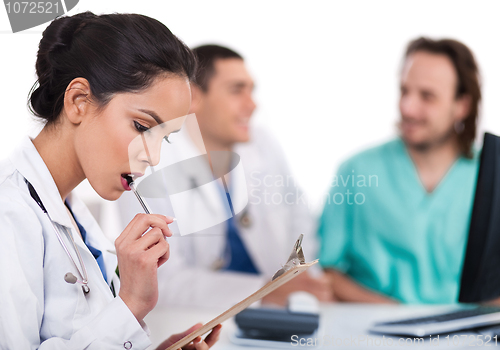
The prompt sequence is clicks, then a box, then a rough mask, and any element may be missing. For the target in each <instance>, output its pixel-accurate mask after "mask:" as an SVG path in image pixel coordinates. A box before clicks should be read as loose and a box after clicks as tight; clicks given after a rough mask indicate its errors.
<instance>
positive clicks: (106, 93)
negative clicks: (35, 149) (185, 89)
mask: <svg viewBox="0 0 500 350" xmlns="http://www.w3.org/2000/svg"><path fill="white" fill-rule="evenodd" d="M195 70H196V59H195V57H194V55H193V53H192V52H191V50H190V49H189V48H188V47H187V46H186V45H185V44H184V43H183V42H182V41H180V40H179V39H178V38H177V37H176V36H175V35H173V34H172V32H170V30H169V29H168V28H167V27H165V26H164V25H163V24H162V23H160V22H159V21H157V20H155V19H152V18H150V17H146V16H142V15H137V14H110V15H101V16H96V15H95V14H93V13H91V12H84V13H80V14H77V15H74V16H70V17H59V18H57V19H55V20H54V21H53V22H52V23H51V24H50V25H49V26H48V27H47V28H46V29H45V31H44V32H43V37H42V40H41V41H40V44H39V48H38V54H37V61H36V73H37V76H38V82H37V83H38V84H35V85H34V86H33V88H32V90H31V96H30V98H29V102H30V104H31V110H32V111H33V113H34V114H35V115H36V116H38V117H40V118H42V119H44V120H45V121H46V122H47V123H52V122H54V121H55V120H56V119H57V117H58V116H59V114H60V113H61V111H62V108H63V105H64V93H65V90H66V88H67V86H68V84H69V83H70V82H71V81H72V80H73V79H75V78H78V77H82V78H85V79H87V80H88V82H89V84H90V89H91V92H92V95H93V98H94V100H95V101H97V102H98V103H99V105H100V106H104V105H105V104H106V103H108V102H109V100H110V99H111V97H112V95H113V94H115V93H119V92H134V91H141V90H143V89H145V88H147V87H149V86H150V85H151V83H153V81H154V79H155V78H156V77H157V76H159V75H161V74H165V73H173V74H177V75H181V76H186V77H187V78H188V79H190V80H193V79H194V74H195Z"/></svg>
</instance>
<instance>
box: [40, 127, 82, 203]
mask: <svg viewBox="0 0 500 350" xmlns="http://www.w3.org/2000/svg"><path fill="white" fill-rule="evenodd" d="M63 127H64V125H60V124H59V125H55V126H45V127H44V128H43V129H42V131H41V132H40V133H39V134H38V136H37V137H35V139H33V144H34V145H35V148H36V149H37V151H38V153H39V154H40V156H41V157H42V159H43V161H44V163H45V165H46V166H47V168H48V169H49V172H50V174H51V175H52V178H53V179H54V182H55V183H56V186H57V189H58V190H59V194H60V195H61V198H62V200H63V201H64V200H65V199H66V197H67V196H68V195H69V193H70V192H71V191H72V190H73V189H74V188H75V187H76V186H77V185H78V184H79V183H80V182H82V181H83V180H84V179H85V174H84V173H83V171H82V168H81V167H80V164H79V162H78V157H77V156H76V152H75V148H74V142H73V133H71V132H63V130H61V129H62V128H63Z"/></svg>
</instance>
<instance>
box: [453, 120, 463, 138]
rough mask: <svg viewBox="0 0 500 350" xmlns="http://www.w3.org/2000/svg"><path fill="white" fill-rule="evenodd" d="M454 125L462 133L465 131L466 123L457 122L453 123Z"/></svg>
mask: <svg viewBox="0 0 500 350" xmlns="http://www.w3.org/2000/svg"><path fill="white" fill-rule="evenodd" d="M453 127H454V128H455V132H456V133H457V134H459V135H460V134H461V133H463V132H464V129H465V124H464V122H456V123H455V124H454V125H453Z"/></svg>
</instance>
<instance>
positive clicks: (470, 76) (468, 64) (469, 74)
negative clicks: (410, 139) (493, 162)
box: [405, 37, 481, 158]
mask: <svg viewBox="0 0 500 350" xmlns="http://www.w3.org/2000/svg"><path fill="white" fill-rule="evenodd" d="M418 51H424V52H429V53H433V54H440V55H445V56H447V57H448V58H449V59H450V60H451V62H452V63H453V66H454V67H455V71H456V73H457V80H458V82H457V88H456V98H459V97H461V96H464V95H469V96H470V98H471V105H470V111H469V114H468V115H467V117H466V118H465V119H464V128H463V131H461V132H459V133H458V142H459V145H460V150H461V152H462V154H463V155H464V156H465V157H467V158H472V144H473V143H474V139H475V138H476V129H477V120H478V115H479V102H480V101H481V87H480V84H479V80H480V79H479V71H478V66H477V63H476V60H475V59H474V55H473V54H472V51H471V50H470V49H469V48H468V47H467V46H465V45H464V44H462V43H461V42H459V41H456V40H452V39H443V40H432V39H429V38H423V37H421V38H418V39H415V40H413V41H411V42H410V43H409V44H408V48H407V49H406V54H405V58H407V57H408V56H410V55H412V54H413V53H415V52H418Z"/></svg>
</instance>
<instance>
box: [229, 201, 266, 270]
mask: <svg viewBox="0 0 500 350" xmlns="http://www.w3.org/2000/svg"><path fill="white" fill-rule="evenodd" d="M224 193H225V194H226V197H227V201H228V202H229V207H230V208H231V214H232V215H231V218H230V219H229V220H227V229H226V253H225V258H226V261H228V264H227V266H226V267H225V268H224V270H226V271H235V272H245V273H253V274H258V273H259V271H258V270H257V268H256V267H255V265H254V263H253V261H252V259H251V258H250V255H249V254H248V252H247V250H246V248H245V244H244V243H243V241H242V240H241V237H240V235H239V233H238V227H237V226H236V220H235V219H234V210H233V203H232V202H231V198H230V195H229V193H227V192H225V191H224Z"/></svg>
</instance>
